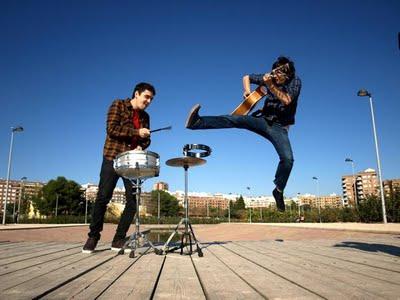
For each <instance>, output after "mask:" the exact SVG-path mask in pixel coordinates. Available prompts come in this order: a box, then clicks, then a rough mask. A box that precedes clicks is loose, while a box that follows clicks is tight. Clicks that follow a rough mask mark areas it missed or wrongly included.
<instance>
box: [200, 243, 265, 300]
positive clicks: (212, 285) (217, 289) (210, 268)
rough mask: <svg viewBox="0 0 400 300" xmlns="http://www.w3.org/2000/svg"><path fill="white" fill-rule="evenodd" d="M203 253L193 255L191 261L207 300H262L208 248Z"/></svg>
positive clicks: (261, 297)
mask: <svg viewBox="0 0 400 300" xmlns="http://www.w3.org/2000/svg"><path fill="white" fill-rule="evenodd" d="M208 247H209V248H212V247H213V246H208ZM203 253H204V256H203V257H198V256H197V255H193V256H192V260H193V263H194V266H195V268H196V270H197V273H198V275H199V277H200V280H201V282H202V284H203V287H204V291H205V293H206V296H207V299H249V300H251V299H264V297H263V296H261V295H260V294H259V293H258V292H257V291H256V290H255V289H254V288H252V287H251V286H250V285H248V284H247V283H246V282H245V281H243V280H242V279H241V278H240V277H239V276H238V275H237V274H236V273H234V271H232V270H231V269H230V267H229V266H227V265H225V263H224V262H222V261H221V260H219V259H218V258H217V257H216V256H215V255H214V254H213V253H212V252H210V251H209V249H208V248H204V249H203Z"/></svg>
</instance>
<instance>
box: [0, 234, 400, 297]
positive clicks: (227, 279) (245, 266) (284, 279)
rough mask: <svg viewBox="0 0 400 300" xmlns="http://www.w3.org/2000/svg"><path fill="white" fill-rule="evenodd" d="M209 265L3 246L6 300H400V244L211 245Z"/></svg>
mask: <svg viewBox="0 0 400 300" xmlns="http://www.w3.org/2000/svg"><path fill="white" fill-rule="evenodd" d="M202 246H203V251H204V257H198V256H197V255H192V256H189V255H183V256H181V255H179V254H178V253H170V254H168V255H167V256H159V255H155V254H154V253H151V252H150V251H149V252H148V253H146V254H145V255H142V256H138V257H136V258H129V256H128V254H125V255H116V252H112V251H111V250H109V248H108V247H109V245H105V244H103V245H100V247H99V248H98V249H99V251H97V252H96V253H94V254H82V253H81V247H82V244H81V243H75V244H73V243H69V244H60V243H45V242H14V243H12V242H7V241H1V242H0V299H70V298H74V299H128V298H131V299H278V298H279V299H294V298H297V299H298V298H302V299H317V298H323V299H349V298H353V299H382V298H383V299H399V298H400V238H399V237H395V236H392V237H391V238H390V239H389V240H381V241H370V240H357V241H354V240H353V241H351V242H349V241H347V242H346V241H340V242H335V243H330V244H329V243H326V242H324V241H279V240H276V241H254V242H248V241H247V242H221V243H203V244H202Z"/></svg>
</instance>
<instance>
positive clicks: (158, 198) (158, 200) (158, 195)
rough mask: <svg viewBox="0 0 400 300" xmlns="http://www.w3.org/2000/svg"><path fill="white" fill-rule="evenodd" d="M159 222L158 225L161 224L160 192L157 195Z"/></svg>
mask: <svg viewBox="0 0 400 300" xmlns="http://www.w3.org/2000/svg"><path fill="white" fill-rule="evenodd" d="M157 220H158V224H160V190H158V193H157Z"/></svg>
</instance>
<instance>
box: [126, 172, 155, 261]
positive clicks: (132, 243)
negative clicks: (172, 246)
mask: <svg viewBox="0 0 400 300" xmlns="http://www.w3.org/2000/svg"><path fill="white" fill-rule="evenodd" d="M128 179H129V180H130V181H131V182H132V186H133V189H134V192H133V194H134V195H135V196H136V216H135V232H134V233H133V234H132V235H131V236H130V237H129V239H128V240H127V241H126V242H125V244H124V246H123V247H122V248H121V250H119V252H118V254H120V255H121V254H124V252H125V250H126V249H130V250H131V253H130V254H129V257H130V258H134V257H135V251H136V250H137V249H138V248H140V245H141V243H140V239H142V240H143V241H144V243H143V246H144V245H146V244H148V245H150V247H151V248H152V249H153V250H154V253H156V254H162V250H160V249H157V248H156V247H155V246H154V245H153V243H152V242H151V241H150V240H149V239H148V238H147V236H146V235H147V234H148V233H149V232H150V229H149V230H145V231H140V213H139V207H140V194H141V192H142V183H143V181H144V179H140V178H139V179H131V178H128Z"/></svg>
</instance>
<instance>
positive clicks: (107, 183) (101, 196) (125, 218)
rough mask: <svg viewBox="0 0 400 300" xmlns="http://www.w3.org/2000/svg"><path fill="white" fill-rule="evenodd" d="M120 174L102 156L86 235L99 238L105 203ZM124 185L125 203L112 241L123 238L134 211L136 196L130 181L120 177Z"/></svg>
mask: <svg viewBox="0 0 400 300" xmlns="http://www.w3.org/2000/svg"><path fill="white" fill-rule="evenodd" d="M119 178H120V176H119V175H118V174H117V173H115V170H114V166H113V161H112V160H108V159H106V158H105V157H103V163H102V165H101V171H100V183H99V191H98V192H97V197H96V202H95V203H94V208H93V212H92V222H91V224H90V231H89V234H88V236H89V237H94V238H96V239H100V232H101V231H102V230H103V223H104V214H105V213H106V210H107V204H108V202H110V200H111V198H112V195H113V192H114V189H115V186H116V185H117V182H118V179H119ZM122 180H123V181H124V186H125V196H126V203H125V208H124V211H123V212H122V215H121V219H120V221H119V223H118V227H117V231H116V233H115V236H114V239H113V240H114V241H118V240H121V239H124V238H125V236H126V232H127V231H128V229H129V226H130V225H131V223H132V220H133V217H134V216H135V213H136V197H135V196H134V194H133V192H134V188H133V186H132V182H130V181H129V180H128V179H125V178H122Z"/></svg>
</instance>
